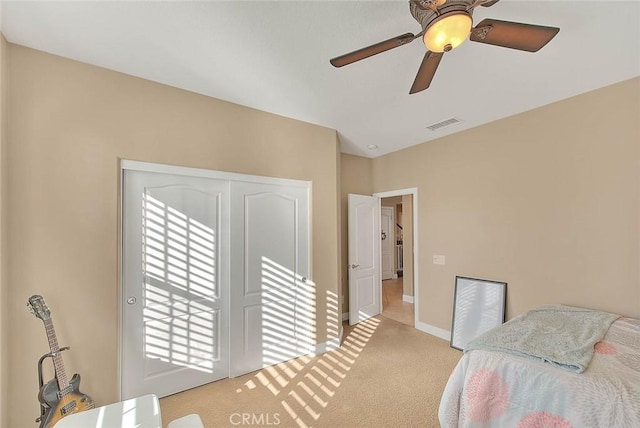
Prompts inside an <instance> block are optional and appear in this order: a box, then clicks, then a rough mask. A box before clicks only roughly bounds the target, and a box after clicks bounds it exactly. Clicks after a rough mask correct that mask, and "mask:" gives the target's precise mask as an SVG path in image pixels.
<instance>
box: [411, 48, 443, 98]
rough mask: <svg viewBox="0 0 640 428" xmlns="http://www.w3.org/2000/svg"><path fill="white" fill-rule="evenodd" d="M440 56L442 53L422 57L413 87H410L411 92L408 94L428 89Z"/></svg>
mask: <svg viewBox="0 0 640 428" xmlns="http://www.w3.org/2000/svg"><path fill="white" fill-rule="evenodd" d="M442 55H443V53H442V52H427V53H426V54H425V55H424V58H423V59H422V64H420V68H419V69H418V74H417V75H416V78H415V80H414V81H413V85H411V90H410V91H409V93H410V94H415V93H416V92H420V91H424V90H425V89H427V88H428V87H429V85H430V84H431V80H433V76H434V75H435V74H436V70H437V69H438V64H440V60H441V59H442Z"/></svg>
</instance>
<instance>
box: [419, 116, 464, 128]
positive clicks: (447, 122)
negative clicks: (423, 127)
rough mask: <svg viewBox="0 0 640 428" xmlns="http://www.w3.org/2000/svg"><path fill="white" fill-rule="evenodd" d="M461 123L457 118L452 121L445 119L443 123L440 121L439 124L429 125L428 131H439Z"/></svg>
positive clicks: (451, 119)
mask: <svg viewBox="0 0 640 428" xmlns="http://www.w3.org/2000/svg"><path fill="white" fill-rule="evenodd" d="M460 122H462V120H461V119H458V118H456V117H452V118H450V119H445V120H442V121H440V122H438V123H434V124H433V125H429V126H427V129H430V130H432V131H437V130H439V129H442V128H444V127H446V126H451V125H454V124H456V123H460Z"/></svg>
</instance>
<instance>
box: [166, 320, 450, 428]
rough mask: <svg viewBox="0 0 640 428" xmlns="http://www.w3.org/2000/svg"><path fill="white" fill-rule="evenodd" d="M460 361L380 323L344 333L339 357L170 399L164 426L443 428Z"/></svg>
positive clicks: (445, 347)
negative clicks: (187, 419) (443, 402)
mask: <svg viewBox="0 0 640 428" xmlns="http://www.w3.org/2000/svg"><path fill="white" fill-rule="evenodd" d="M461 355H462V354H461V352H459V351H457V350H455V349H452V348H450V347H449V343H448V342H447V341H444V340H442V339H438V338H436V337H434V336H431V335H428V334H426V333H422V332H420V331H418V330H415V329H414V328H412V327H410V326H407V325H405V324H402V323H399V322H396V321H393V320H390V319H387V318H383V317H377V318H373V319H370V320H368V321H365V322H363V323H360V324H359V325H357V326H354V327H353V328H350V327H348V326H345V333H344V342H343V345H342V346H341V348H340V349H338V350H336V351H332V352H329V353H326V354H323V355H319V356H317V357H312V358H309V357H302V358H298V359H296V360H293V361H290V362H287V363H283V364H280V365H278V366H275V367H271V368H266V369H263V370H260V371H258V372H253V373H250V374H247V375H244V376H242V377H238V378H235V379H224V380H221V381H218V382H214V383H211V384H208V385H205V386H201V387H199V388H194V389H192V390H189V391H186V392H183V393H180V394H175V395H172V396H170V397H166V398H163V399H162V400H160V406H161V412H162V419H163V421H164V423H165V425H166V424H167V423H168V422H169V421H171V420H173V419H175V418H178V417H180V416H183V415H186V414H189V413H198V414H199V415H200V417H201V418H202V421H203V422H204V425H205V427H207V428H217V427H234V426H278V427H332V428H333V427H343V428H351V427H353V428H356V427H438V426H439V424H438V418H437V409H438V404H439V402H440V396H441V394H442V390H443V388H444V385H445V383H446V381H447V379H448V377H449V373H450V372H451V370H452V369H453V367H454V366H455V364H456V363H457V362H458V360H459V359H460V357H461Z"/></svg>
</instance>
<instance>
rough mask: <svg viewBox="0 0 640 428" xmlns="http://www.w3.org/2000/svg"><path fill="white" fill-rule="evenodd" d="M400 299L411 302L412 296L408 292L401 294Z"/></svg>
mask: <svg viewBox="0 0 640 428" xmlns="http://www.w3.org/2000/svg"><path fill="white" fill-rule="evenodd" d="M402 301H403V302H409V303H413V296H409V295H408V294H403V295H402Z"/></svg>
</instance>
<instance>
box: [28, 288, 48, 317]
mask: <svg viewBox="0 0 640 428" xmlns="http://www.w3.org/2000/svg"><path fill="white" fill-rule="evenodd" d="M27 306H28V307H29V310H30V311H31V313H32V314H33V315H35V316H36V317H38V318H40V319H41V320H42V321H46V320H48V319H49V318H51V311H50V310H49V308H48V307H47V304H46V303H45V302H44V299H43V298H42V296H39V295H37V294H34V295H33V296H31V297H29V303H28V304H27Z"/></svg>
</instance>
